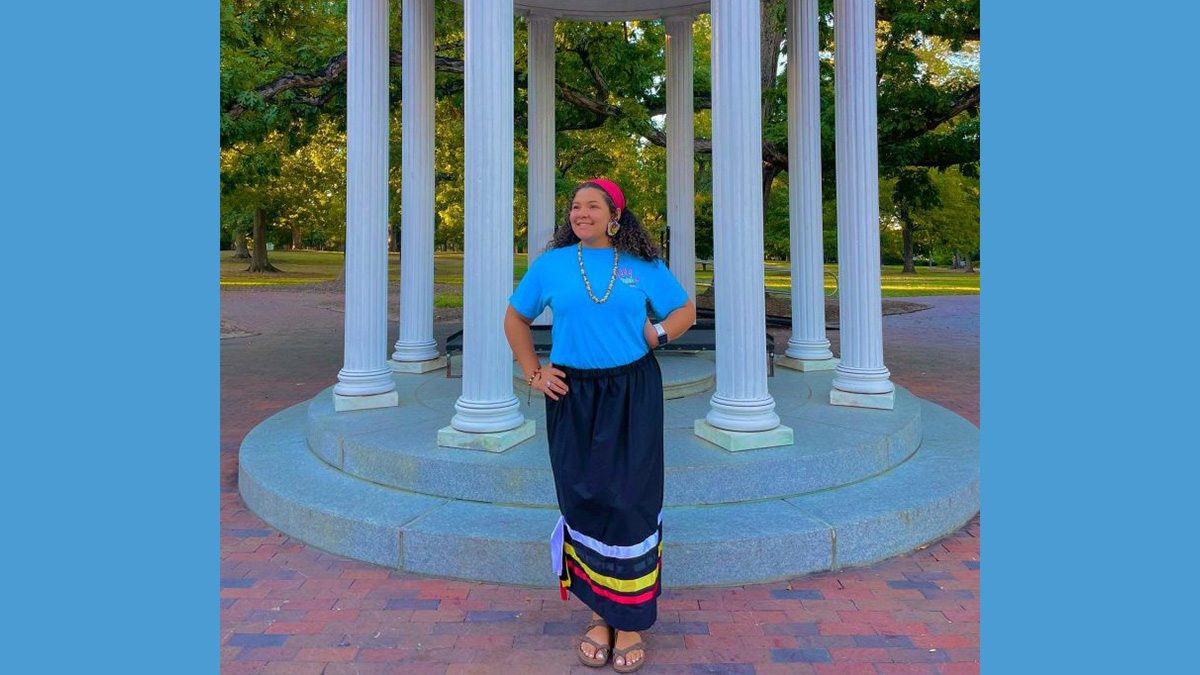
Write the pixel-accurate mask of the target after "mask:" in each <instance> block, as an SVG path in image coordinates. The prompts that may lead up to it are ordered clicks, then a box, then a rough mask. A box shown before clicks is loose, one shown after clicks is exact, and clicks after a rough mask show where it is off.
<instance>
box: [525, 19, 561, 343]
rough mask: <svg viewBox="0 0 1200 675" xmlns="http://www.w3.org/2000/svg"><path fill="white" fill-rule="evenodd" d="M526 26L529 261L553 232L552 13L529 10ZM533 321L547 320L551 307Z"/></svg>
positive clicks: (543, 246) (533, 258)
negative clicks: (546, 13) (527, 58)
mask: <svg viewBox="0 0 1200 675" xmlns="http://www.w3.org/2000/svg"><path fill="white" fill-rule="evenodd" d="M526 23H527V24H528V26H529V179H528V180H529V188H528V189H529V228H528V237H529V238H528V246H527V250H528V254H527V255H528V261H529V264H530V265H532V264H533V261H534V260H536V259H537V257H538V256H539V255H541V253H542V249H543V248H545V246H546V243H547V242H549V241H550V238H551V237H552V236H554V171H555V170H554V17H552V16H545V15H541V14H531V15H530V16H529V17H527V18H526ZM534 323H535V324H539V325H542V324H548V323H550V310H549V309H547V310H546V311H544V312H542V314H541V316H539V317H537V318H536V319H535V320H534Z"/></svg>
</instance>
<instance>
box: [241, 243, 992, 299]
mask: <svg viewBox="0 0 1200 675" xmlns="http://www.w3.org/2000/svg"><path fill="white" fill-rule="evenodd" d="M232 255H233V252H232V251H221V287H222V288H237V287H258V288H270V287H274V286H297V285H301V284H312V283H320V282H325V281H333V280H335V279H337V278H338V275H339V274H340V273H341V271H342V263H343V260H344V257H343V254H342V253H340V252H337V251H272V252H271V253H270V255H269V256H268V259H269V260H270V261H271V264H273V265H275V267H277V268H279V269H280V270H282V271H281V272H280V273H278V274H263V273H252V272H247V271H245V270H246V267H248V266H249V265H248V263H247V262H246V261H244V260H237V261H234V260H231V259H230V258H231V256H232ZM388 257H389V261H390V264H389V265H388V281H389V282H391V283H397V282H399V281H400V259H399V254H396V253H391V254H389V256H388ZM513 268H514V269H513V272H514V275H515V276H514V280H520V278H521V277H522V276H524V274H525V256H524V255H523V254H521V255H516V256H514V257H513ZM825 270H826V271H828V272H831V273H833V274H837V265H826V266H825ZM462 276H463V256H462V254H461V253H435V254H434V267H433V280H434V283H437V284H446V285H449V286H454V287H455V288H458V289H461V288H462ZM696 281H697V283H700V284H705V285H706V284H711V283H712V270H711V269H709V270H707V271H705V270H697V271H696ZM765 282H766V286H767V288H768V289H771V290H779V291H787V290H789V288H790V286H791V275H790V274H789V272H788V266H787V263H783V262H775V261H768V262H767V263H766V278H765ZM832 287H833V280H832V279H829V278H828V277H827V278H826V289H827V290H832ZM882 289H883V295H884V297H903V296H910V295H977V294H978V293H979V274H963V273H962V271H960V270H951V269H946V268H944V267H917V273H916V274H915V275H912V274H900V266H899V265H884V266H883V278H882ZM434 304H435V305H436V306H438V307H461V306H462V296H461V292H459V293H452V292H438V293H437V294H436V295H435V297H434Z"/></svg>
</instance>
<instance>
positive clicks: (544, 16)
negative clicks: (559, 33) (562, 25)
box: [525, 10, 557, 24]
mask: <svg viewBox="0 0 1200 675" xmlns="http://www.w3.org/2000/svg"><path fill="white" fill-rule="evenodd" d="M556 20H557V17H555V16H554V15H553V14H551V13H549V12H545V11H540V10H530V11H529V12H527V13H526V14H525V23H551V24H552V23H554V22H555V21H556Z"/></svg>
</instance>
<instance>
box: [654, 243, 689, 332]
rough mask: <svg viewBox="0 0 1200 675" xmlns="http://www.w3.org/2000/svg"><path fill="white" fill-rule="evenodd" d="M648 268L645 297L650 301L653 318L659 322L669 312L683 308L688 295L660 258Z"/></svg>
mask: <svg viewBox="0 0 1200 675" xmlns="http://www.w3.org/2000/svg"><path fill="white" fill-rule="evenodd" d="M650 268H651V270H650V274H649V275H648V277H649V278H648V279H647V282H648V283H646V284H644V287H645V291H646V297H647V298H648V299H649V301H650V310H651V311H653V312H654V315H655V318H656V319H657V320H659V321H661V320H662V319H665V318H666V316H667V315H668V314H670V313H671V312H674V311H675V310H677V309H679V308H680V307H683V306H684V304H685V303H687V301H688V294H687V291H685V290H684V289H683V286H681V285H680V284H679V281H678V280H676V279H675V275H674V274H671V270H669V269H667V266H666V264H665V263H664V262H663V261H662V259H661V258H660V259H655V260H654V262H652V263H651V264H650Z"/></svg>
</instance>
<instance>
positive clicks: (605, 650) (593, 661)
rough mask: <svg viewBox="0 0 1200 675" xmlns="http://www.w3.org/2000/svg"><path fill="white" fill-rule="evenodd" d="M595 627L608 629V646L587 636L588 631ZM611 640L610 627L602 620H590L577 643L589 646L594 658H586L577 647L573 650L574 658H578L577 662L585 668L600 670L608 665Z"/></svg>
mask: <svg viewBox="0 0 1200 675" xmlns="http://www.w3.org/2000/svg"><path fill="white" fill-rule="evenodd" d="M596 626H604V627H605V628H607V629H608V639H609V643H608V644H601V643H599V642H596V641H595V640H593V639H592V638H591V637H590V636H588V631H590V630H591V629H593V628H595V627H596ZM612 640H613V631H612V627H611V626H609V625H608V624H606V623H604V619H592V620H591V622H589V623H588V625H587V628H584V629H583V636H582V637H580V638H579V643H580V644H581V645H582V644H584V643H586V644H589V645H591V646H592V647H593V648H594V649H595V651H594V652H593V654H594V656H588V655H587V654H584V653H583V651H582V650H581V649H579V648H578V647H576V648H575V656H577V657H579V662H580V663H582V664H583V665H585V666H588V667H590V668H600V667H602V666H604V665H605V664H606V663H608V657H609V656H611V653H610V652H611V651H612Z"/></svg>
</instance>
